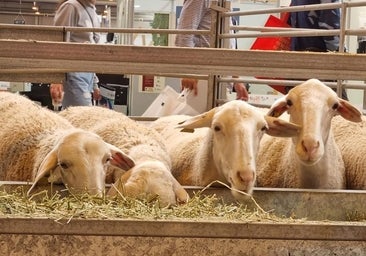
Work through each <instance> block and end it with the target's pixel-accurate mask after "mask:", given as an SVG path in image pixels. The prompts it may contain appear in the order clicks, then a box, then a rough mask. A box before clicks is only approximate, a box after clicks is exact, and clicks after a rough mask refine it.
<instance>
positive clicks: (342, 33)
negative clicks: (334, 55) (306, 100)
mask: <svg viewBox="0 0 366 256" xmlns="http://www.w3.org/2000/svg"><path fill="white" fill-rule="evenodd" d="M346 20H347V5H346V3H342V6H341V17H340V28H339V49H338V51H339V52H341V53H343V52H344V48H345V47H344V46H345V45H344V43H345V38H346ZM342 90H343V84H342V80H337V95H338V97H340V98H342Z"/></svg>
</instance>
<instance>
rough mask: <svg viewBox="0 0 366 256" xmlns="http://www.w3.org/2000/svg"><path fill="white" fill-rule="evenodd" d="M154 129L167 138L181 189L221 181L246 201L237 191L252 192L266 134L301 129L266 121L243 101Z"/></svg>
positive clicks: (156, 124)
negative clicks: (261, 146) (260, 150)
mask: <svg viewBox="0 0 366 256" xmlns="http://www.w3.org/2000/svg"><path fill="white" fill-rule="evenodd" d="M178 123H180V125H179V126H178V127H179V128H184V130H185V131H191V132H181V131H180V129H177V124H178ZM151 127H153V128H155V129H156V130H157V131H158V132H160V134H161V135H162V136H163V137H164V138H165V140H166V143H167V148H168V151H169V154H170V157H171V159H172V173H173V175H174V176H175V177H176V178H177V180H178V181H179V182H180V183H181V184H182V185H191V186H206V185H208V184H210V183H211V182H213V181H215V180H218V181H221V182H223V183H225V184H230V186H231V188H233V190H232V194H233V195H234V196H235V197H236V198H238V199H241V198H242V197H243V196H242V193H240V192H237V191H235V190H240V191H243V192H245V193H249V194H250V193H251V192H252V189H253V185H254V182H255V178H256V165H255V157H256V153H257V150H258V146H259V141H260V139H261V137H262V135H263V134H264V133H268V134H270V135H275V136H293V135H295V134H296V133H297V132H298V130H299V126H297V125H294V124H291V123H288V122H286V121H283V120H280V119H278V118H273V117H269V116H266V115H265V114H264V113H262V112H261V111H260V110H258V109H257V108H255V107H253V106H251V105H249V104H248V103H246V102H244V101H240V100H234V101H230V102H227V103H225V104H223V105H222V106H219V107H216V108H213V109H211V110H210V111H208V112H205V113H203V114H201V115H197V116H194V117H189V116H184V115H175V116H166V117H161V118H159V119H157V120H156V121H154V122H152V123H151ZM197 128H200V129H197ZM192 129H194V132H193V131H192ZM244 198H245V196H244Z"/></svg>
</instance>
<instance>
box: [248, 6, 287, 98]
mask: <svg viewBox="0 0 366 256" xmlns="http://www.w3.org/2000/svg"><path fill="white" fill-rule="evenodd" d="M289 17H290V13H288V12H286V13H284V15H282V17H281V18H277V17H276V16H273V15H269V17H268V19H267V21H266V23H265V25H264V26H265V27H281V28H291V26H290V25H289V24H288V23H287V21H288V18H289ZM250 49H251V50H271V51H289V50H291V37H259V38H257V39H256V40H255V41H254V42H253V44H252V46H251V48H250ZM257 78H263V79H264V78H267V79H268V77H257ZM271 79H282V78H271ZM269 86H271V87H272V88H273V89H275V90H276V91H279V92H280V93H283V94H286V90H285V86H284V85H269Z"/></svg>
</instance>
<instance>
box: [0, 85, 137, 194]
mask: <svg viewBox="0 0 366 256" xmlns="http://www.w3.org/2000/svg"><path fill="white" fill-rule="evenodd" d="M0 119H1V120H2V124H1V126H0V179H1V180H8V181H33V185H32V187H31V189H30V190H29V192H28V193H30V192H31V190H32V189H33V188H34V187H35V185H36V184H37V183H38V182H40V181H41V179H42V178H44V177H49V181H52V182H63V183H64V184H65V185H66V187H68V188H69V189H70V191H71V192H73V193H79V192H85V191H86V192H89V193H91V194H96V195H100V194H101V193H102V191H103V190H104V188H105V183H104V180H105V166H106V164H107V163H108V162H110V163H111V164H113V165H116V166H118V167H120V168H124V169H129V168H131V167H132V166H133V161H132V159H131V158H130V157H128V156H127V155H126V154H124V153H123V152H122V151H121V150H119V149H118V148H116V147H115V146H113V145H111V144H108V143H106V142H104V141H103V140H102V139H101V138H100V137H99V136H97V135H96V134H93V133H91V132H87V131H83V130H81V129H76V128H75V127H73V126H72V125H71V124H70V123H69V122H68V121H67V120H65V119H64V118H62V117H60V116H59V115H57V114H56V113H54V112H52V111H49V110H47V109H45V108H42V107H40V106H38V105H37V104H35V103H34V102H32V101H31V100H29V99H27V98H25V97H24V96H20V95H17V94H13V93H10V92H1V93H0Z"/></svg>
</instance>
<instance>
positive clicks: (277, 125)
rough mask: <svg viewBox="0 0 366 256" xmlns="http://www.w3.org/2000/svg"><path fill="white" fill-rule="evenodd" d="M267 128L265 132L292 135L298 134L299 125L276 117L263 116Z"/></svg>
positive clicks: (282, 135) (277, 135)
mask: <svg viewBox="0 0 366 256" xmlns="http://www.w3.org/2000/svg"><path fill="white" fill-rule="evenodd" d="M264 118H265V119H266V121H267V124H268V129H267V130H266V133H267V134H268V135H271V136H276V137H293V136H296V135H298V133H299V131H300V129H301V126H300V125H297V124H294V123H290V122H287V121H285V120H282V119H279V118H277V117H271V116H264Z"/></svg>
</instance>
